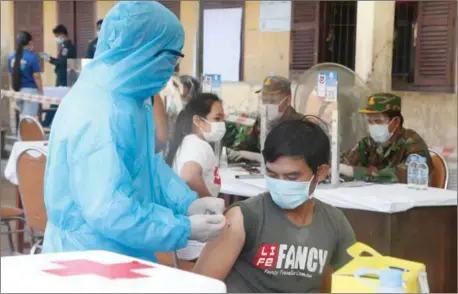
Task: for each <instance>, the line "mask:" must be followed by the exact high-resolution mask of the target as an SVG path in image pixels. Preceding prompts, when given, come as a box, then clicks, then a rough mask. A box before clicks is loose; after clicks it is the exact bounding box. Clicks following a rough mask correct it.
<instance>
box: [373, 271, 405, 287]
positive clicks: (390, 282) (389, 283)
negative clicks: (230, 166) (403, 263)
mask: <svg viewBox="0 0 458 294" xmlns="http://www.w3.org/2000/svg"><path fill="white" fill-rule="evenodd" d="M402 274H403V272H402V271H401V270H397V269H390V268H388V269H383V270H380V273H379V287H378V288H377V293H405V290H404V286H403V279H402Z"/></svg>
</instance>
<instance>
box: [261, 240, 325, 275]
mask: <svg viewBox="0 0 458 294" xmlns="http://www.w3.org/2000/svg"><path fill="white" fill-rule="evenodd" d="M327 256H328V250H324V249H319V248H315V247H306V246H295V245H287V244H263V245H261V246H259V247H258V251H257V254H256V257H255V259H254V260H253V262H252V264H253V265H254V266H255V267H257V268H259V269H262V270H264V273H265V274H266V275H269V276H298V277H304V278H313V277H314V276H315V275H318V276H320V275H322V274H323V270H324V267H325V265H326V258H327Z"/></svg>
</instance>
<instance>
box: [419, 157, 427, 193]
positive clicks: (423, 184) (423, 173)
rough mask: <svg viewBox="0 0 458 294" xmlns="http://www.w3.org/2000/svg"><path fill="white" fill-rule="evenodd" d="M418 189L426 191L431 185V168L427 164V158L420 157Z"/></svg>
mask: <svg viewBox="0 0 458 294" xmlns="http://www.w3.org/2000/svg"><path fill="white" fill-rule="evenodd" d="M417 174H418V175H417V177H418V185H417V187H418V189H419V190H426V189H428V184H429V168H428V165H427V164H426V158H425V157H420V158H419V162H418V164H417Z"/></svg>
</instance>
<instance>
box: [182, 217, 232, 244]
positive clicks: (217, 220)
mask: <svg viewBox="0 0 458 294" xmlns="http://www.w3.org/2000/svg"><path fill="white" fill-rule="evenodd" d="M189 220H190V222H191V236H190V237H189V240H195V241H199V242H202V243H205V242H207V241H212V240H214V239H216V238H217V237H218V236H219V234H220V233H221V231H222V230H223V229H224V225H225V224H226V218H225V217H224V215H222V214H217V215H202V214H199V215H192V216H190V217H189Z"/></svg>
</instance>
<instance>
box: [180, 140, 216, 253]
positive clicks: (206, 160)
mask: <svg viewBox="0 0 458 294" xmlns="http://www.w3.org/2000/svg"><path fill="white" fill-rule="evenodd" d="M190 161H193V162H195V163H197V164H199V165H200V167H201V169H202V177H203V181H204V183H205V186H206V187H207V189H208V191H209V192H210V194H211V195H210V196H212V197H217V196H218V194H219V191H220V189H221V178H220V176H219V170H218V163H217V160H216V156H215V153H214V152H213V149H212V147H211V146H210V144H209V143H208V142H206V141H204V140H202V139H200V138H199V137H198V136H197V135H187V136H186V137H184V139H183V142H181V146H180V147H179V148H178V150H177V153H176V155H175V159H174V161H173V170H174V171H175V173H176V174H177V175H180V174H181V170H182V169H183V166H184V164H185V163H187V162H190ZM204 245H205V244H204V243H200V242H197V241H189V242H188V246H187V247H186V248H184V249H181V250H178V258H180V259H183V260H194V259H196V258H198V257H199V256H200V252H201V251H202V249H203V247H204Z"/></svg>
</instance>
